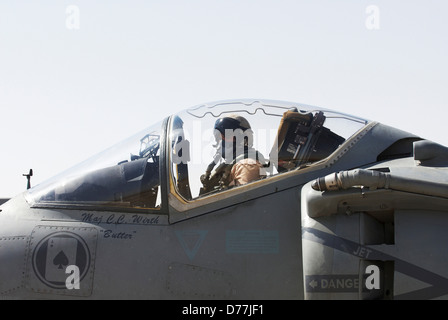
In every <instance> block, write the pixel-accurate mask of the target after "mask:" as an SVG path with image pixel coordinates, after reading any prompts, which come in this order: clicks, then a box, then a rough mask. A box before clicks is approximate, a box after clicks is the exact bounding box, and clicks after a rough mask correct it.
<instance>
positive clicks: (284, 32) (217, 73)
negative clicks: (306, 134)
mask: <svg viewBox="0 0 448 320" xmlns="http://www.w3.org/2000/svg"><path fill="white" fill-rule="evenodd" d="M370 5H373V6H375V8H377V9H378V13H379V20H377V21H379V29H373V30H370V29H369V28H367V27H366V21H367V22H369V21H370V22H371V20H369V19H370V18H372V14H371V13H370V14H369V13H367V12H366V9H367V8H368V7H369V6H370ZM70 6H75V8H77V9H78V10H79V16H78V18H79V19H78V20H76V22H78V23H79V29H76V28H75V29H72V27H73V26H75V25H74V24H73V21H74V20H71V19H72V18H76V17H75V15H74V14H73V11H70V10H69V11H68V13H67V12H66V10H67V8H71V7H70ZM447 14H448V2H447V1H446V0H430V1H423V0H419V1H417V0H414V1H412V0H387V1H386V0H369V1H367V0H339V1H335V0H327V1H325V0H308V1H300V0H290V1H287V0H275V1H274V0H269V1H268V0H188V1H187V0H185V1H174V0H158V1H150V0H146V1H143V0H141V1H137V0H127V1H113V0H102V1H95V0H70V1H69V0H52V1H50V0H48V1H43V0H42V1H31V0H29V1H25V0H16V1H2V2H0V110H1V119H2V123H1V126H0V148H1V155H2V159H1V162H0V163H1V166H0V197H11V196H14V195H16V194H18V193H20V192H22V191H24V190H25V188H26V179H25V178H24V177H22V174H23V173H26V172H27V171H28V170H29V169H30V168H33V169H34V173H35V176H34V177H33V178H32V184H33V185H34V184H37V183H39V182H42V181H43V180H46V179H48V178H50V177H51V176H53V175H55V174H57V173H59V172H60V171H63V170H65V169H67V168H69V167H71V166H73V165H75V164H76V163H78V162H80V161H82V160H84V159H86V158H88V157H90V156H91V155H93V154H96V153H97V152H99V151H101V150H103V149H105V148H107V147H109V146H111V145H113V144H114V143H116V142H118V141H121V140H123V139H125V138H126V137H128V136H130V135H132V134H134V133H136V132H138V131H140V130H141V129H143V128H145V127H147V126H149V125H150V124H152V123H155V122H157V121H159V120H161V119H162V118H164V117H165V116H167V115H169V114H172V113H176V112H178V111H181V110H183V109H185V108H188V107H191V106H194V105H197V104H200V103H203V102H209V101H215V100H227V99H233V98H266V99H276V100H286V101H294V102H302V103H305V104H310V105H317V106H322V107H325V108H329V109H334V110H337V111H341V112H344V113H349V114H354V115H356V116H360V117H365V118H369V119H372V120H377V121H380V122H383V123H385V124H387V125H391V126H395V127H398V128H400V129H403V130H405V131H410V132H412V133H415V134H417V135H420V136H422V137H424V138H428V139H431V140H434V141H436V142H438V143H441V144H445V145H448V136H447V134H445V127H446V121H445V118H446V116H447V115H448V111H447V107H448V90H447V88H448V63H447V61H446V59H447V57H448V41H447V39H448V27H447V24H446V17H447ZM67 23H68V25H67ZM368 25H369V24H368Z"/></svg>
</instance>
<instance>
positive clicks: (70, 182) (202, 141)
mask: <svg viewBox="0 0 448 320" xmlns="http://www.w3.org/2000/svg"><path fill="white" fill-rule="evenodd" d="M227 115H238V116H241V117H244V118H245V119H247V121H248V122H249V124H250V127H251V137H250V139H251V148H253V150H255V151H254V152H255V154H256V159H257V161H258V162H260V167H262V168H263V175H262V178H263V179H269V177H271V176H275V175H278V174H282V173H285V172H288V171H290V170H296V169H298V168H301V167H303V166H308V165H312V164H313V163H316V162H318V161H320V160H322V159H325V158H326V157H328V156H329V155H330V154H331V153H333V152H334V151H335V150H336V149H337V148H338V147H339V146H340V145H341V144H343V143H344V141H345V140H346V139H348V138H349V137H350V136H352V135H353V134H354V133H356V132H357V131H358V130H359V129H361V128H362V127H363V126H365V125H366V124H367V122H368V121H367V120H365V119H361V118H357V117H353V116H349V115H345V114H341V113H337V112H334V111H331V110H327V109H322V108H316V107H311V106H307V105H302V104H296V103H289V102H278V101H258V100H256V101H247V100H246V101H223V102H216V103H210V104H204V105H199V106H196V107H194V108H190V109H187V110H185V111H182V112H180V113H178V114H175V115H173V116H171V117H170V118H167V119H166V120H165V121H161V122H158V123H156V124H154V125H152V126H150V127H148V128H146V129H144V130H142V131H140V132H139V133H137V134H136V135H134V136H132V137H130V138H128V139H126V140H124V141H122V142H121V143H119V144H117V145H115V146H113V147H111V148H109V149H108V150H106V151H104V152H102V153H99V154H98V155H96V156H94V157H92V158H91V159H89V160H87V161H85V162H83V163H81V164H79V165H78V166H75V167H74V168H72V169H69V170H67V171H66V172H63V173H62V174H60V175H58V176H56V177H54V178H52V179H50V180H48V181H47V182H44V183H42V184H40V185H37V186H35V187H33V188H31V189H29V190H28V193H27V195H26V198H27V200H28V201H29V202H30V203H32V205H33V206H37V207H39V206H63V207H67V208H71V207H76V208H79V207H83V208H85V209H89V208H92V209H95V210H98V209H99V208H103V209H110V208H114V207H118V208H121V209H123V208H126V209H132V210H150V211H151V210H160V208H161V206H162V199H164V197H163V196H162V195H161V193H162V188H161V186H162V185H163V184H164V183H166V184H167V185H169V184H171V185H172V186H174V190H172V188H168V187H167V188H165V189H164V190H167V191H166V192H168V191H169V192H176V193H177V195H180V196H181V197H182V198H183V199H184V200H185V201H195V200H196V199H200V198H202V197H206V196H208V195H209V194H211V193H216V192H220V191H225V190H227V189H228V188H229V187H230V186H225V185H223V181H222V176H220V177H215V178H216V181H212V180H211V179H212V178H213V177H214V176H213V174H215V176H216V175H217V173H216V171H217V170H223V169H222V165H223V163H225V161H223V160H224V159H223V157H220V156H219V152H220V151H219V150H218V149H219V146H218V145H217V142H216V136H217V135H216V132H214V124H215V122H216V120H217V119H219V118H220V117H223V116H227ZM234 139H235V138H234ZM167 144H168V145H167ZM251 150H252V149H251ZM261 159H262V160H261ZM236 160H237V159H234V161H233V162H236ZM225 164H227V165H230V167H231V166H232V161H230V163H225ZM220 166H221V168H220ZM219 168H220V169H219ZM212 170H214V172H211V171H212ZM226 170H231V169H229V167H226ZM165 171H166V172H165ZM206 172H209V177H207V179H208V180H207V184H206V183H205V182H204V174H205V173H206ZM229 172H230V171H229ZM229 172H227V174H229ZM162 177H167V178H168V181H163V179H162ZM213 184H215V185H213Z"/></svg>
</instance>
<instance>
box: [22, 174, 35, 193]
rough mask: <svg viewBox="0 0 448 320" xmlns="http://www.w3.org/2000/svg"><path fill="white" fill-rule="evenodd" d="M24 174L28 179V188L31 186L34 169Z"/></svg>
mask: <svg viewBox="0 0 448 320" xmlns="http://www.w3.org/2000/svg"><path fill="white" fill-rule="evenodd" d="M23 176H24V177H26V179H27V180H28V184H27V186H26V188H27V189H29V188H31V177H32V176H33V169H30V172H29V173H24V174H23Z"/></svg>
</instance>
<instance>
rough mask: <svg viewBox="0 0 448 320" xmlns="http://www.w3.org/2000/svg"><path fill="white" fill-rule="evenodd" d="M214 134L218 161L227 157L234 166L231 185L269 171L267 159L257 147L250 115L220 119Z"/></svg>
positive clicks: (250, 179)
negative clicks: (254, 143)
mask: <svg viewBox="0 0 448 320" xmlns="http://www.w3.org/2000/svg"><path fill="white" fill-rule="evenodd" d="M214 135H215V142H216V144H215V145H214V147H215V148H216V149H217V152H216V155H215V157H214V163H215V164H217V163H218V162H223V161H224V162H225V163H226V164H230V167H231V169H230V174H229V177H228V180H227V182H228V186H234V185H236V186H239V185H243V184H246V183H249V182H252V181H255V180H258V179H261V178H263V177H264V176H265V175H266V172H265V169H264V166H263V165H264V164H265V162H266V160H265V158H264V157H263V155H262V154H261V153H259V152H258V151H257V150H255V149H254V148H253V131H252V129H251V126H250V124H249V122H248V121H247V119H246V118H244V117H242V116H238V115H229V116H225V117H222V118H220V119H218V120H216V122H215V126H214ZM212 164H213V163H212Z"/></svg>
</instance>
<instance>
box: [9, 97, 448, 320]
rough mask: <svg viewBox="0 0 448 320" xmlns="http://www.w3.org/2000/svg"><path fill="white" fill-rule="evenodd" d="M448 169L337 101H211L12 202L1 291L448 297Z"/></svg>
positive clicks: (445, 153)
mask: <svg viewBox="0 0 448 320" xmlns="http://www.w3.org/2000/svg"><path fill="white" fill-rule="evenodd" d="M447 165H448V148H447V147H445V146H441V145H439V144H436V143H434V142H431V141H428V140H425V139H424V138H422V137H419V136H416V135H414V134H412V133H408V132H404V131H402V130H400V129H397V128H393V127H390V126H387V125H384V124H381V123H378V122H375V121H371V120H368V119H363V118H360V117H358V116H352V115H348V114H343V113H339V112H336V111H333V110H330V109H326V108H320V107H313V106H309V105H304V104H300V103H292V102H283V101H270V100H241V101H239V100H235V101H219V102H213V103H206V104H202V105H198V106H195V107H192V108H189V109H186V110H185V111H182V112H179V113H177V114H174V115H172V116H170V117H167V118H166V119H165V120H163V121H161V122H158V123H155V124H153V125H151V126H149V127H148V128H146V129H144V130H142V131H141V132H139V133H137V134H136V135H133V136H132V137H130V138H129V139H126V140H124V141H122V142H120V143H119V144H117V145H115V146H113V147H111V148H110V149H108V150H106V151H104V152H102V153H99V154H98V155H95V156H93V157H92V158H91V159H89V160H87V161H85V162H82V163H81V164H79V165H78V166H75V167H74V168H71V169H69V170H67V171H65V172H63V173H61V174H59V175H58V176H56V177H54V178H51V179H49V180H48V181H46V182H43V183H41V184H38V185H35V186H32V187H31V188H29V189H27V190H26V191H24V192H23V193H22V194H19V195H17V196H15V197H14V198H12V199H10V200H9V201H7V202H5V203H3V204H2V205H1V206H0V295H1V298H2V299H156V300H158V299H180V300H184V299H201V300H213V299H220V300H222V299H224V300H227V299H229V300H237V299H250V300H251V299H268V300H270V299H272V300H274V299H288V300H289V299H325V300H327V299H338V300H341V299H439V298H447V297H448V251H447V250H446V243H448V233H447V232H446V230H447V229H448V218H447V216H448V171H447ZM252 311H253V312H254V313H256V311H257V310H252Z"/></svg>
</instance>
